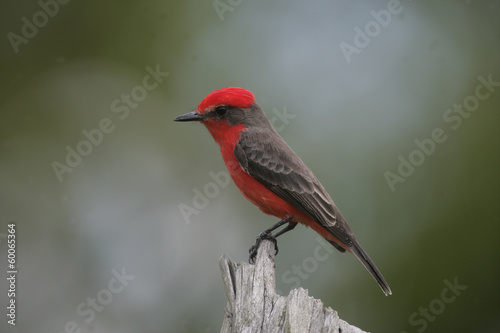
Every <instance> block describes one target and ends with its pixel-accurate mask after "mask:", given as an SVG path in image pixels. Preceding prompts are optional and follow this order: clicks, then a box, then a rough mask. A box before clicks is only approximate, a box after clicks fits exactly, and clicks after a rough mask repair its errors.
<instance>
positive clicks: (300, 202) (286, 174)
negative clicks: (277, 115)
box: [234, 129, 355, 250]
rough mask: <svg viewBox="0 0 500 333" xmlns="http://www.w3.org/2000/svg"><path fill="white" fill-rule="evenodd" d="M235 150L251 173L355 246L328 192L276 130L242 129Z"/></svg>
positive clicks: (344, 241) (336, 235)
mask: <svg viewBox="0 0 500 333" xmlns="http://www.w3.org/2000/svg"><path fill="white" fill-rule="evenodd" d="M234 153H235V155H236V158H237V160H238V162H239V163H240V165H241V166H242V168H243V169H244V170H245V171H246V172H247V173H249V174H250V175H251V176H252V177H254V178H255V179H257V180H258V181H259V182H260V183H262V184H263V185H264V186H266V187H267V188H268V189H269V190H271V191H272V192H273V193H275V194H276V195H278V196H279V197H280V198H282V199H283V200H285V201H287V202H288V203H290V204H291V205H293V206H294V207H296V208H298V209H299V210H300V211H301V212H303V213H304V214H306V215H308V216H309V217H311V218H312V219H313V220H314V221H316V222H317V223H318V224H320V225H321V226H322V227H323V228H325V229H326V230H327V231H328V232H329V233H331V234H332V235H333V236H335V237H336V238H337V239H338V240H339V241H341V242H342V243H343V244H344V245H346V246H348V247H351V246H352V243H353V240H355V237H354V234H353V233H352V231H351V229H350V228H349V226H348V225H347V222H346V221H345V220H344V218H343V217H342V215H341V214H340V212H339V211H338V209H337V207H336V206H335V204H334V203H333V201H332V199H331V198H330V196H329V195H328V193H327V192H326V191H325V189H324V188H323V186H322V185H321V184H320V182H319V181H318V179H317V178H316V177H315V176H314V174H313V173H312V171H311V170H310V169H309V168H308V167H307V166H306V165H305V163H304V162H303V161H302V160H301V159H300V157H298V156H297V154H295V152H294V151H293V150H292V149H291V148H290V147H289V146H288V145H287V144H286V142H285V141H284V140H283V139H282V138H281V137H280V136H279V135H278V134H277V133H276V132H275V131H274V130H268V129H265V130H260V129H249V130H246V131H243V132H242V133H241V137H240V140H239V142H238V143H237V144H236V146H235V148H234ZM333 245H336V244H333ZM336 248H337V249H339V250H343V249H342V248H340V247H339V246H336Z"/></svg>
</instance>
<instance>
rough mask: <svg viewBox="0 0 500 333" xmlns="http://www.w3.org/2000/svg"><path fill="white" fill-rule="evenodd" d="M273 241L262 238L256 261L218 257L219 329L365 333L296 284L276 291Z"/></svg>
mask: <svg viewBox="0 0 500 333" xmlns="http://www.w3.org/2000/svg"><path fill="white" fill-rule="evenodd" d="M274 251H275V250H274V244H273V243H272V242H270V241H268V240H265V241H263V242H262V244H261V246H260V248H259V250H258V253H257V258H256V261H255V265H251V264H249V263H246V262H240V263H235V262H233V261H231V260H229V259H227V258H226V257H225V256H224V255H223V256H222V257H221V259H220V260H219V265H220V269H221V271H222V280H223V282H224V289H225V291H226V296H227V299H228V303H227V306H226V309H225V317H224V322H223V324H222V328H221V333H243V332H248V333H254V332H262V333H268V332H290V333H305V332H315V333H316V332H325V333H326V332H335V333H364V331H362V330H360V329H359V328H357V327H355V326H351V325H349V324H348V323H347V322H345V321H343V320H341V319H340V318H339V316H338V314H337V312H336V311H333V310H332V309H331V308H329V307H327V308H325V307H324V306H323V302H322V301H321V300H318V299H314V298H313V297H310V296H309V295H308V292H307V290H305V289H303V288H297V289H293V290H292V291H290V294H289V295H288V296H286V297H285V296H280V295H278V294H277V293H276V280H275V270H274V255H275V253H274Z"/></svg>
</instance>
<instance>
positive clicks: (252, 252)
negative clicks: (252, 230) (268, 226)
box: [248, 231, 278, 264]
mask: <svg viewBox="0 0 500 333" xmlns="http://www.w3.org/2000/svg"><path fill="white" fill-rule="evenodd" d="M264 239H267V240H270V241H271V242H273V244H274V250H275V255H277V254H278V240H277V239H276V237H274V236H273V235H272V234H271V233H270V232H269V231H263V232H261V233H260V234H259V236H257V239H256V240H255V244H254V245H252V247H250V249H249V250H248V252H249V253H250V257H249V258H248V262H249V263H250V264H255V257H256V256H257V251H258V250H259V247H260V244H261V243H262V241H263V240H264Z"/></svg>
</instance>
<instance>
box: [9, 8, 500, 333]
mask: <svg viewBox="0 0 500 333" xmlns="http://www.w3.org/2000/svg"><path fill="white" fill-rule="evenodd" d="M388 6H389V7H390V8H393V7H391V6H395V7H394V8H397V9H396V10H397V11H398V13H397V14H394V13H393V14H391V17H390V19H389V18H388V17H387V16H383V14H380V13H386V12H387V8H388ZM44 8H45V9H44ZM381 10H385V11H386V12H380V11H381ZM371 11H374V12H375V13H379V20H382V21H381V22H383V24H381V23H374V22H377V21H376V20H375V16H377V15H375V16H374V14H373V13H371ZM40 12H41V14H40ZM44 12H45V13H49V14H44ZM0 13H1V14H0V16H1V20H0V33H1V35H2V39H1V43H0V48H1V53H0V60H1V62H0V63H1V65H0V73H1V77H2V80H1V81H0V112H1V116H2V117H1V120H0V254H1V255H0V263H1V266H0V267H1V270H2V271H1V274H0V275H1V276H2V278H1V279H0V303H1V304H2V309H3V310H2V311H0V312H1V313H2V315H1V316H0V318H1V320H0V331H1V332H65V330H66V331H73V330H74V331H75V332H79V331H78V330H81V332H120V333H126V332H218V331H219V330H220V326H221V324H222V320H223V316H224V307H225V306H226V298H225V294H224V290H223V285H222V281H221V279H220V272H219V266H218V259H219V257H220V256H221V255H222V254H223V253H224V254H226V255H227V256H228V257H230V258H232V259H234V260H237V261H240V260H246V259H247V251H248V248H249V247H250V246H251V245H252V243H253V241H254V239H255V236H256V235H257V234H258V233H259V232H260V231H262V230H263V229H264V228H266V227H268V226H269V225H271V224H272V223H274V222H276V219H275V218H272V217H269V216H265V215H263V214H262V213H260V211H258V209H256V208H255V207H254V206H252V205H251V204H250V203H248V202H247V201H246V200H244V199H243V197H242V196H241V195H240V194H239V192H238V190H237V189H236V187H235V186H234V184H232V183H230V184H228V185H225V184H223V185H222V186H219V187H214V184H216V183H215V181H214V180H213V178H212V176H213V175H214V174H219V175H221V177H222V172H223V171H224V170H225V168H224V164H223V162H222V159H221V157H220V155H219V151H218V147H217V146H216V144H215V143H214V142H213V140H212V139H211V137H210V136H209V134H208V132H207V131H206V130H205V129H204V128H203V126H201V125H198V124H186V123H174V122H173V121H172V119H173V118H174V117H175V116H177V115H179V114H182V113H185V112H189V111H192V110H193V109H195V108H196V106H197V104H198V103H199V102H200V101H201V100H202V99H203V97H204V96H205V95H206V94H208V93H209V92H211V91H213V90H215V89H218V88H221V87H225V86H240V87H244V88H247V89H249V90H251V91H253V92H254V93H255V95H256V97H257V100H258V102H259V103H260V104H261V106H262V107H263V109H264V110H265V111H266V113H267V114H268V115H269V117H270V118H273V119H274V124H275V125H276V127H279V129H280V133H281V135H282V136H283V137H284V138H285V140H286V141H287V142H288V143H289V144H290V146H291V147H292V148H293V149H294V150H295V151H296V152H297V153H298V154H299V155H300V156H301V157H302V158H303V160H304V161H305V162H306V163H307V164H308V165H309V166H310V167H311V169H312V170H313V171H314V172H315V173H316V175H317V177H318V178H319V179H320V180H321V181H322V183H323V185H324V186H325V188H326V189H327V190H328V191H329V192H330V194H331V196H332V197H333V198H334V200H335V202H336V204H337V205H338V206H339V208H340V209H341V211H342V212H343V215H344V216H345V217H346V218H347V220H348V221H349V222H350V224H351V226H352V228H353V230H354V231H355V232H356V235H357V237H358V239H359V240H360V242H361V243H362V244H363V246H364V248H365V249H366V250H367V251H368V252H369V253H370V255H371V256H372V257H373V259H374V260H375V262H376V263H377V265H378V266H379V268H380V269H381V271H382V272H383V273H384V275H385V277H386V279H387V280H388V282H389V283H390V285H391V288H392V290H393V295H392V296H390V297H385V296H383V294H382V293H381V291H380V289H379V288H378V286H377V285H376V284H375V283H374V281H373V280H372V278H371V277H370V276H369V274H368V273H367V272H366V271H365V269H364V268H363V267H362V266H361V265H360V264H359V262H357V260H356V259H355V258H354V256H352V255H341V254H340V253H338V252H337V251H335V252H332V253H331V254H330V253H328V252H326V250H325V249H324V248H319V249H318V247H319V246H321V242H320V241H319V240H318V236H317V235H316V234H315V233H314V232H313V231H311V230H308V229H306V228H304V227H299V228H297V229H296V230H294V231H293V232H291V233H289V234H287V235H286V236H284V237H283V238H281V239H280V240H279V245H280V253H279V255H278V257H277V260H276V278H277V288H278V289H279V290H280V292H281V293H282V294H285V295H286V294H287V293H288V292H289V290H290V289H292V288H294V287H295V286H296V285H300V286H301V287H303V288H307V289H308V290H309V294H310V295H311V296H314V297H315V298H320V299H322V300H323V302H324V303H325V305H327V306H330V307H332V308H333V309H335V310H336V311H338V312H339V315H340V317H341V318H343V319H344V320H346V321H348V322H349V323H351V324H353V325H356V326H358V327H360V328H362V329H363V330H367V331H373V332H424V331H425V332H443V331H448V332H451V331H455V332H499V331H500V290H499V289H500V287H499V285H500V283H499V281H500V265H499V259H500V256H499V254H500V242H499V241H498V240H499V236H500V219H499V202H500V201H499V199H500V180H499V168H500V150H499V142H500V134H499V133H500V132H499V125H500V122H499V120H500V114H499V111H500V86H499V85H498V82H500V63H499V59H500V20H499V18H500V2H499V1H474V0H471V1H439V2H437V1H434V2H432V1H409V0H402V1H401V2H400V4H399V6H397V3H395V2H393V1H385V0H384V1H319V2H314V3H313V2H303V1H276V2H263V1H253V2H252V1H236V0H232V1H229V0H220V1H178V2H173V1H132V0H130V1H116V0H112V1H105V2H103V1H70V2H68V3H64V1H62V0H61V3H59V2H55V1H53V0H52V1H50V0H42V1H40V2H37V1H34V0H33V1H26V0H23V1H15V2H14V1H3V2H1V4H0ZM380 15H382V16H380ZM384 20H385V21H384ZM27 22H28V23H27ZM33 22H35V23H36V24H37V25H38V27H37V26H36V25H33V26H30V25H31V24H33ZM377 26H378V28H377ZM365 28H368V29H372V30H369V34H370V35H371V37H370V36H368V38H369V40H367V39H366V38H363V37H359V36H358V37H356V34H359V32H358V31H359V30H357V29H360V30H361V31H365ZM356 42H357V43H358V46H361V47H358V49H357V50H356V51H355V52H354V51H353V53H351V54H350V55H348V56H347V57H346V54H345V52H343V51H342V47H341V46H344V47H346V44H349V45H351V46H353V47H355V46H356V44H355V43H356ZM360 43H361V44H360ZM148 68H149V69H148ZM154 70H158V71H160V72H161V74H159V75H157V81H155V80H153V79H152V77H149V78H148V77H147V75H150V74H149V72H150V71H154ZM166 73H168V75H167V74H166ZM145 77H146V81H147V82H146V83H147V84H149V85H148V87H150V88H151V85H152V84H153V83H155V82H156V84H155V85H154V88H151V89H150V90H145V89H144V79H145ZM480 77H482V78H484V80H488V78H489V80H490V81H493V82H496V83H494V84H490V86H489V88H487V87H483V88H478V89H479V91H480V93H481V94H483V95H485V94H487V95H488V96H487V97H484V98H483V100H478V101H479V103H478V104H477V105H474V97H473V96H475V94H476V88H477V86H478V85H479V84H481V81H480V80H481V79H479V78H480ZM495 84H496V85H495ZM488 89H489V90H488ZM483 95H482V96H483ZM127 96H128V97H127ZM127 98H128V102H127ZM464 101H466V102H468V103H472V104H471V105H472V106H473V107H472V108H473V109H474V111H471V112H469V111H467V110H465V111H463V113H462V115H461V114H460V113H457V112H455V111H453V110H452V111H447V110H448V109H450V108H452V109H453V107H454V105H457V106H458V107H459V105H461V104H463V103H464ZM127 103H129V104H127ZM469 108H471V107H469ZM283 115H287V116H286V117H285V116H283ZM446 116H448V117H454V118H452V119H453V120H451V119H450V118H448V121H447V120H446V119H445V118H443V117H446ZM103 119H104V122H105V123H106V122H107V125H105V126H104V127H105V128H107V130H108V132H109V133H105V134H103V136H102V139H99V135H98V134H95V135H96V136H95V137H94V138H95V139H94V140H96V142H98V144H97V145H91V146H90V147H91V148H89V146H88V145H86V144H85V143H82V142H84V141H85V140H87V139H86V137H85V136H84V134H83V131H89V132H91V133H96V132H95V131H94V132H92V130H95V129H96V128H99V126H101V122H102V121H103ZM106 119H108V120H106ZM458 119H460V120H458ZM459 121H460V125H458V122H459ZM453 126H455V127H457V128H456V129H454V128H453ZM435 129H442V131H443V132H444V135H446V140H444V142H442V143H436V144H435V148H434V150H433V151H432V152H431V153H429V154H428V155H425V157H424V158H422V156H424V155H423V153H418V146H417V144H416V143H415V140H420V141H422V140H424V141H425V140H428V139H429V138H431V136H432V132H433V131H434V130H435ZM426 142H427V141H426ZM68 147H69V148H68ZM78 147H79V148H78ZM429 147H430V146H429ZM68 149H80V150H83V151H84V152H85V153H86V154H87V156H83V157H82V160H81V161H77V160H73V163H74V165H76V166H75V167H72V168H71V172H69V171H68V170H66V171H68V172H62V174H60V177H58V176H57V173H56V172H55V171H54V162H57V163H61V165H62V164H66V162H65V159H66V155H67V154H68ZM90 149H91V151H90ZM429 149H430V148H429ZM410 155H411V156H413V157H412V158H413V161H416V162H417V164H419V165H417V166H416V167H414V171H413V172H412V173H411V174H410V175H408V174H407V175H406V176H407V177H404V178H402V179H403V180H404V182H401V181H398V182H396V183H394V184H393V186H392V188H391V186H390V185H389V184H388V182H387V180H386V175H387V172H391V173H393V174H398V167H399V165H400V163H401V162H400V159H401V158H404V159H409V158H410ZM73 159H76V158H75V157H73ZM406 171H407V172H409V171H408V170H406ZM403 172H404V170H403ZM402 179H400V180H402ZM211 183H212V184H211ZM207 190H208V191H209V196H210V197H209V198H207V200H206V201H203V200H202V199H200V198H198V197H196V193H199V192H198V191H200V192H201V193H203V192H204V191H207ZM210 191H212V192H210ZM193 200H195V202H193ZM196 207H198V208H196ZM182 210H184V211H188V212H190V214H184V216H183V214H182V213H181V211H182ZM10 222H15V223H16V225H17V250H18V280H17V295H16V296H17V297H16V300H17V303H18V308H17V325H16V326H15V327H13V326H11V325H8V324H7V317H6V305H7V301H8V298H7V289H8V286H7V281H6V279H5V276H6V271H7V266H6V252H7V242H6V235H7V224H8V223H10ZM318 253H319V254H318ZM326 254H327V256H326ZM325 256H326V257H325ZM122 271H123V272H125V273H126V274H127V275H128V276H129V280H128V281H126V282H125V283H124V285H123V288H120V289H121V290H120V292H116V293H110V292H109V288H110V287H109V284H110V282H112V283H115V284H113V287H115V289H114V290H115V291H116V288H117V286H119V283H118V282H116V281H115V280H113V279H114V278H113V277H114V274H113V272H115V273H116V272H122ZM113 281H114V282H113ZM445 281H448V282H449V283H452V284H453V283H455V282H456V283H458V284H459V285H460V286H463V287H461V288H462V290H457V291H456V293H455V294H453V293H452V292H451V291H449V290H448V291H446V290H445V288H447V285H446V282H445ZM465 287H466V289H465V290H464V289H463V288H465ZM109 295H111V296H112V299H109ZM442 295H445V298H446V300H448V301H449V300H450V298H453V296H455V297H454V298H453V300H452V301H449V302H448V303H447V302H444V301H443V299H442ZM96 297H97V299H98V300H99V299H100V300H101V301H104V302H105V303H106V304H102V303H99V301H98V304H97V307H96V309H99V310H95V311H94V310H90V309H92V307H91V306H90V303H88V302H91V300H92V298H94V299H95V298H96ZM99 297H100V298H99ZM429 307H430V308H429ZM78 309H79V310H78ZM426 309H427V310H426ZM426 311H427V314H425V312H426ZM91 313H93V315H91ZM72 322H74V324H72Z"/></svg>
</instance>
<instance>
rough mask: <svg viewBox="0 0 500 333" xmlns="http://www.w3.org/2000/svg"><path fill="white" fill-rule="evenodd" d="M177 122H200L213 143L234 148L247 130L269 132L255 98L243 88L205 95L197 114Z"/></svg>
mask: <svg viewBox="0 0 500 333" xmlns="http://www.w3.org/2000/svg"><path fill="white" fill-rule="evenodd" d="M174 120H176V121H200V122H201V123H203V125H205V126H206V127H207V129H208V130H209V132H210V134H212V136H213V138H214V139H215V141H216V142H217V143H218V144H220V145H221V146H222V145H228V146H234V144H235V143H236V141H237V140H238V138H239V135H240V132H241V131H243V130H245V129H247V128H249V127H268V128H272V126H271V124H270V123H269V120H268V119H267V117H266V115H265V114H264V112H262V109H261V108H260V107H259V106H258V105H257V102H256V101H255V97H254V95H253V94H252V93H251V92H250V91H248V90H246V89H243V88H235V87H228V88H222V89H219V90H216V91H213V92H211V93H210V94H208V96H207V97H205V98H204V99H203V101H201V103H200V104H199V105H198V108H197V109H196V111H193V112H189V113H186V114H184V115H182V116H179V117H177V118H175V119H174Z"/></svg>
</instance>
